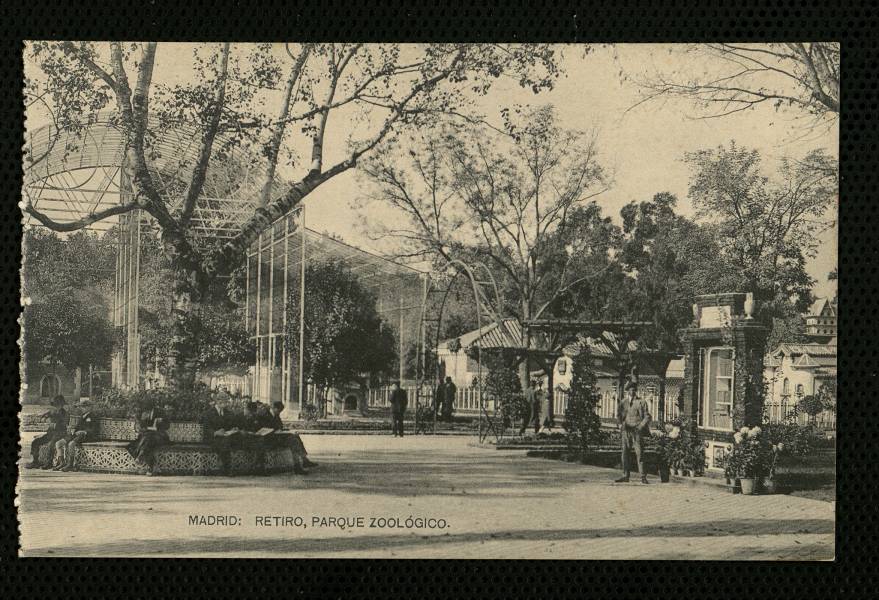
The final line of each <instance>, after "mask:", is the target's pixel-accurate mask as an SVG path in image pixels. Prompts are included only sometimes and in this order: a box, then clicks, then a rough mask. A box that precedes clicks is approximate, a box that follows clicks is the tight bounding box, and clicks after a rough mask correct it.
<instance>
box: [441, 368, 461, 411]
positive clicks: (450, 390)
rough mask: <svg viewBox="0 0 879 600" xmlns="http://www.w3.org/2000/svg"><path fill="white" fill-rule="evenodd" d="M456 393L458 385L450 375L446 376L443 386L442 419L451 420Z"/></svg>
mask: <svg viewBox="0 0 879 600" xmlns="http://www.w3.org/2000/svg"><path fill="white" fill-rule="evenodd" d="M457 394H458V386H456V385H455V382H454V381H452V378H451V377H446V384H445V385H444V386H443V421H451V420H452V411H453V410H454V408H455V396H456V395H457Z"/></svg>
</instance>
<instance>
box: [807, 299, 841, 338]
mask: <svg viewBox="0 0 879 600" xmlns="http://www.w3.org/2000/svg"><path fill="white" fill-rule="evenodd" d="M803 318H804V319H805V321H806V335H807V336H809V338H810V340H811V341H814V342H822V343H833V344H835V343H836V340H835V338H836V325H837V307H836V305H835V304H833V302H831V301H830V300H829V299H828V298H818V299H817V300H815V302H813V303H812V306H811V307H810V308H809V313H808V314H806V315H804V317H803Z"/></svg>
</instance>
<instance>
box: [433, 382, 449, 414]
mask: <svg viewBox="0 0 879 600" xmlns="http://www.w3.org/2000/svg"><path fill="white" fill-rule="evenodd" d="M445 402H446V384H445V382H444V381H443V380H442V379H440V382H439V385H438V386H436V391H435V392H434V394H433V412H434V413H435V414H436V416H438V417H440V418H442V412H443V406H444V405H445Z"/></svg>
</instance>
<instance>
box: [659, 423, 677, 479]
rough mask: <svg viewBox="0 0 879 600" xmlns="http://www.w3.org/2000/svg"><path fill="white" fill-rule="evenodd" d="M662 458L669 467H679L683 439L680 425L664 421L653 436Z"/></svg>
mask: <svg viewBox="0 0 879 600" xmlns="http://www.w3.org/2000/svg"><path fill="white" fill-rule="evenodd" d="M653 437H654V439H655V441H656V446H657V449H658V451H659V455H660V456H661V457H662V460H663V461H664V462H665V464H666V465H668V467H669V468H671V469H680V468H681V463H682V462H683V456H684V439H683V438H682V437H681V428H680V425H675V424H674V423H666V424H665V428H664V429H663V431H662V432H661V433H660V434H659V435H654V436H653Z"/></svg>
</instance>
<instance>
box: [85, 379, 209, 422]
mask: <svg viewBox="0 0 879 600" xmlns="http://www.w3.org/2000/svg"><path fill="white" fill-rule="evenodd" d="M210 400H211V391H210V390H209V389H208V388H207V387H206V386H197V387H196V388H194V389H193V390H188V391H181V390H177V389H172V388H156V389H150V390H135V391H124V390H119V389H116V388H114V389H110V390H106V391H105V392H104V394H103V395H102V396H101V399H100V400H98V401H95V402H89V403H88V404H87V405H85V406H83V407H82V408H81V409H79V410H80V411H85V410H88V411H90V412H91V413H92V414H93V415H95V416H97V417H103V418H114V419H124V418H132V419H136V418H138V417H139V416H140V415H141V414H142V413H144V412H146V411H149V410H151V409H153V408H158V409H160V410H161V411H162V412H164V413H165V416H166V418H168V419H169V420H175V421H196V420H198V418H199V416H200V415H201V414H202V413H203V412H204V411H205V410H207V408H208V406H209V405H210Z"/></svg>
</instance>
